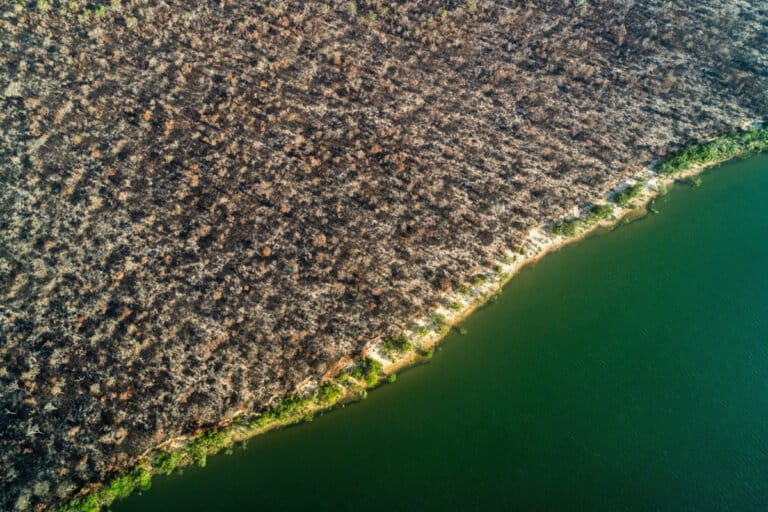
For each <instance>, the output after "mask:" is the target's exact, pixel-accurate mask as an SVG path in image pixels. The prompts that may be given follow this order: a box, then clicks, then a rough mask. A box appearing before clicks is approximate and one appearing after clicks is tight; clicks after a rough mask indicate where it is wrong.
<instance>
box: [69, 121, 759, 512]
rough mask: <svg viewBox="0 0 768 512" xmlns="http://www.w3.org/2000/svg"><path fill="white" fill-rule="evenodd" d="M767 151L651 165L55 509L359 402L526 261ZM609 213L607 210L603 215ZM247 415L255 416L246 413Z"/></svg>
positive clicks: (96, 506) (105, 500) (114, 495)
mask: <svg viewBox="0 0 768 512" xmlns="http://www.w3.org/2000/svg"><path fill="white" fill-rule="evenodd" d="M766 149H768V125H766V124H765V123H763V122H755V123H752V125H751V126H750V127H749V128H747V129H746V130H744V131H741V132H736V133H732V134H727V135H722V136H720V137H715V138H713V139H710V140H707V141H703V142H700V143H696V144H693V145H691V146H688V147H687V148H685V149H683V150H682V151H680V152H678V153H676V154H674V155H672V156H671V157H669V158H666V159H664V160H662V161H660V162H655V163H653V164H651V165H650V166H648V167H646V168H644V169H643V171H642V172H640V173H638V175H637V176H636V177H635V178H634V179H632V180H630V181H629V182H628V183H624V184H623V185H622V186H621V187H619V188H618V189H615V190H613V191H612V192H611V193H610V195H609V196H610V199H609V200H608V201H606V202H605V203H601V204H592V205H587V206H585V207H582V208H581V209H580V212H579V214H578V215H576V216H574V217H571V218H566V219H557V220H555V221H554V222H550V223H545V224H542V225H540V226H537V227H535V228H532V229H531V230H530V231H529V233H528V236H527V238H526V239H525V240H524V241H523V243H522V245H521V247H520V249H519V250H518V251H514V250H512V249H509V248H508V249H506V250H505V251H504V253H503V257H502V258H501V259H500V260H498V261H497V262H495V265H494V266H493V268H492V269H486V270H484V271H482V272H478V273H476V274H475V275H474V277H473V278H472V279H471V283H470V284H467V285H463V286H462V287H460V289H459V290H456V291H452V292H450V293H448V294H446V296H445V303H446V304H449V306H444V305H441V306H439V307H437V308H434V309H432V310H431V311H430V312H429V313H427V314H426V315H422V316H420V317H418V318H417V319H416V320H414V321H413V322H412V323H411V325H410V326H409V328H408V330H407V331H406V333H405V334H404V335H402V336H400V337H397V338H380V339H377V340H373V341H372V342H371V343H370V344H369V345H368V346H367V347H366V349H364V350H363V351H362V353H361V354H360V356H359V357H358V358H356V359H348V360H346V361H345V360H344V359H342V360H341V361H340V362H338V363H337V364H336V365H334V367H333V368H334V369H337V368H338V369H339V370H340V371H337V372H335V373H334V374H331V375H330V378H328V379H323V381H321V382H317V383H308V384H307V385H305V386H304V387H303V388H302V389H301V390H299V391H298V392H297V393H296V394H294V395H289V396H286V397H284V398H283V399H282V400H281V401H279V402H278V403H277V404H276V405H274V406H273V407H271V408H269V409H267V410H265V411H263V412H262V413H260V414H258V415H255V414H254V415H252V416H248V417H246V415H247V414H249V413H248V412H247V411H242V412H241V413H240V415H236V416H235V417H234V418H232V419H230V420H228V421H227V422H225V423H222V424H220V425H219V426H217V427H214V428H212V429H208V430H201V431H198V432H196V433H194V434H193V435H192V436H184V437H178V438H174V439H170V440H167V441H165V442H163V443H161V444H160V445H157V446H155V447H153V448H152V449H150V450H148V451H147V452H145V453H144V454H142V455H141V456H140V457H139V458H140V461H139V462H138V463H136V464H135V465H134V466H133V467H132V468H130V469H128V470H127V471H125V472H123V473H121V474H119V475H118V476H117V477H115V478H114V479H113V480H112V481H111V482H109V483H108V484H104V485H99V484H93V485H91V486H89V487H87V488H85V489H83V491H84V492H81V494H80V496H79V497H76V498H74V499H73V500H72V501H70V502H69V503H68V504H66V505H64V506H63V507H61V508H59V509H58V510H60V511H61V512H97V511H99V510H101V508H102V507H106V506H108V505H110V504H111V503H113V502H114V501H116V500H118V499H121V498H125V497H127V496H128V495H130V494H131V493H132V492H133V491H135V490H146V489H148V488H149V487H150V485H151V479H152V476H153V475H161V474H162V475H170V474H172V473H173V472H174V470H175V469H177V468H181V467H184V466H188V465H191V464H197V465H199V466H205V464H206V461H207V457H208V456H209V455H214V454H216V453H218V452H220V451H222V450H229V449H231V447H232V446H233V445H234V444H235V443H239V442H244V441H246V440H247V439H249V438H251V437H254V436H256V435H259V434H263V433H266V432H268V431H270V430H274V429H277V428H282V427H286V426H289V425H293V424H296V423H300V422H302V421H311V420H312V418H313V417H314V416H315V415H317V414H322V413H325V412H329V411H331V410H333V409H334V408H336V407H343V406H345V405H346V404H347V403H351V402H355V401H358V400H360V399H364V398H365V397H366V396H367V393H368V391H369V390H371V389H373V388H375V387H377V386H379V385H380V384H383V383H387V382H394V380H395V379H396V374H397V372H398V371H400V370H403V369H404V368H407V367H410V366H413V365H415V364H418V363H421V362H425V361H428V360H429V359H431V357H432V351H433V349H434V347H435V346H436V345H437V344H438V343H439V342H440V341H441V340H442V339H443V338H445V336H446V335H448V334H449V332H450V330H451V329H452V328H459V324H460V323H461V322H462V321H463V320H464V319H466V318H467V317H468V316H469V315H471V314H472V313H473V312H474V311H475V310H476V309H478V308H479V307H481V306H483V305H485V304H488V303H489V302H492V300H493V297H494V296H495V295H496V294H498V293H499V292H500V291H501V290H502V288H503V287H504V285H505V284H506V283H507V282H509V281H510V280H511V279H512V278H513V277H514V276H515V275H517V273H518V272H519V271H520V270H521V269H522V268H523V267H525V266H527V265H529V264H531V263H535V262H536V261H538V260H539V259H540V258H542V257H544V256H546V255H547V254H549V253H551V252H554V251H557V250H559V249H561V248H562V247H564V246H566V245H568V244H571V243H573V242H576V241H580V240H583V239H585V238H586V237H587V236H588V235H590V234H592V233H595V232H598V231H600V230H601V229H604V228H613V227H616V226H619V225H621V224H622V223H624V222H626V221H627V219H630V218H632V217H633V216H635V214H638V213H639V212H647V211H649V203H651V201H653V200H654V199H655V198H656V197H658V196H660V195H664V194H665V193H666V191H667V189H668V188H669V187H671V186H673V185H675V184H676V183H679V182H680V181H682V180H684V179H687V178H693V177H695V176H697V175H699V174H701V173H702V172H704V171H705V170H706V169H709V168H711V167H714V166H716V165H719V164H721V163H724V162H726V161H728V160H732V159H735V158H740V157H747V156H752V155H754V154H757V153H760V152H763V151H765V150H766ZM606 212H607V213H606ZM250 414H253V413H250Z"/></svg>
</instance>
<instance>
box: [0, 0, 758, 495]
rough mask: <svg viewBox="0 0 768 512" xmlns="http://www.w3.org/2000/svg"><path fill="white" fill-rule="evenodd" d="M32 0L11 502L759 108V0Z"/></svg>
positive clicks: (12, 243)
mask: <svg viewBox="0 0 768 512" xmlns="http://www.w3.org/2000/svg"><path fill="white" fill-rule="evenodd" d="M48 3H49V4H50V7H51V8H49V9H47V10H44V11H40V10H38V9H36V8H35V2H31V3H30V4H29V5H27V3H26V2H25V3H20V4H18V5H19V7H15V6H14V2H5V3H4V4H3V7H1V8H0V9H1V12H0V106H1V107H0V509H1V510H47V509H48V508H49V507H50V506H52V505H55V504H57V503H61V502H63V501H66V500H68V499H70V498H71V497H72V496H74V495H75V494H76V493H78V492H80V491H81V490H83V489H85V488H87V486H88V485H89V484H91V483H94V482H99V481H104V480H105V479H108V478H109V477H111V476H112V475H114V474H115V473H116V472H117V471H119V470H120V469H124V468H126V467H128V466H130V465H131V464H132V462H133V461H135V459H136V457H137V456H138V455H139V454H141V453H143V452H145V451H146V450H148V449H151V448H152V447H153V446H156V445H157V444H158V443H161V442H163V441H165V440H168V439H170V438H173V437H177V436H179V435H184V434H189V433H191V432H194V431H196V430H198V429H200V428H204V427H207V426H212V425H216V424H220V423H222V422H226V421H227V420H228V419H231V418H232V417H233V416H235V415H236V414H239V413H241V412H244V411H245V412H248V411H258V410H259V409H261V408H262V407H264V406H265V405H268V404H269V403H270V402H271V401H273V400H275V399H277V398H279V397H281V396H282V395H284V394H286V393H291V392H293V391H295V390H296V389H297V387H298V386H300V385H301V384H302V383H306V382H311V381H314V380H316V379H318V378H319V377H321V376H322V375H324V374H325V373H326V372H328V371H329V369H330V368H331V367H332V366H333V364H334V363H335V362H337V361H338V360H339V359H340V358H342V357H344V356H351V355H355V354H357V353H359V352H360V351H361V350H362V349H363V347H364V346H365V345H366V344H367V343H368V342H370V341H371V340H373V339H375V338H376V337H378V336H380V335H382V334H383V333H387V332H390V331H398V330H400V329H402V328H403V326H405V325H407V324H408V322H409V320H410V319H411V318H413V317H415V316H416V315H419V314H422V313H424V312H426V311H427V310H428V309H430V308H431V307H433V306H434V305H435V304H436V303H437V302H439V301H440V299H441V295H442V294H443V293H444V291H446V290H449V289H452V288H455V287H457V286H458V285H460V284H461V283H462V282H464V281H465V280H467V279H468V278H469V277H470V276H471V275H472V274H473V273H474V272H476V271H477V270H478V269H480V268H483V267H484V266H486V265H488V264H490V262H492V261H494V260H496V259H497V257H498V254H499V252H500V250H501V249H502V248H504V247H515V246H516V245H517V244H519V243H520V241H521V240H522V239H523V238H524V237H525V235H526V233H527V231H528V230H529V229H530V228H531V227H533V226H536V225H539V224H541V223H542V222H544V221H546V220H548V219H554V218H558V217H561V216H563V215H567V214H568V213H570V212H571V211H572V209H573V208H574V206H579V205H585V204H588V203H591V202H595V201H600V200H603V199H604V198H605V196H606V194H607V193H608V191H609V190H611V189H612V188H614V187H616V186H617V185H618V184H619V183H621V182H622V181H623V180H624V179H626V178H628V177H630V176H632V175H634V174H636V173H637V172H638V171H639V170H640V169H641V168H642V167H643V166H644V165H646V164H648V163H649V161H651V160H652V159H654V158H657V157H660V156H663V155H664V154H665V153H666V152H667V151H668V150H669V149H670V148H675V147H677V146H680V145H682V144H685V143H687V142H688V141H691V140H692V139H694V138H698V137H703V136H708V135H711V134H716V133H721V132H728V131H732V130H733V129H735V128H737V127H739V126H741V125H743V123H744V122H746V121H749V120H753V119H756V118H760V117H763V116H765V115H766V113H768V99H767V97H766V91H767V90H768V53H766V51H765V50H766V48H768V28H767V27H768V5H767V4H766V3H765V2H762V1H757V0H754V1H733V0H699V1H695V2H693V1H688V0H680V1H674V2H668V1H629V2H627V1H615V2H608V1H602V2H596V1H594V0H587V1H585V0H578V1H577V0H574V1H570V0H557V1H555V0H551V1H533V0H530V1H522V0H521V1H507V2H490V1H478V2H464V1H443V2H438V1H420V2H416V1H406V2H400V1H388V2H385V1H368V2H363V1H357V2H348V1H343V2H329V3H328V4H323V3H321V2H317V3H315V2H304V1H298V0H295V1H294V0H287V1H283V2H257V1H245V0H242V1H240V0H238V1H234V0H229V1H206V0H194V1H193V0H187V1H181V0H179V1H177V0H166V1H165V2H163V1H159V0H157V1H156V0H147V1H142V2H138V1H131V0H127V1H125V0H124V1H122V2H116V3H115V5H114V6H113V7H110V8H109V9H107V10H106V12H105V13H103V15H101V16H96V15H95V14H94V13H93V12H90V14H89V15H76V14H69V13H66V12H59V8H60V7H62V6H64V5H65V4H68V2H59V1H57V0H50V2H48ZM85 5H86V4H85V3H82V2H81V6H80V7H83V6H85ZM86 8H87V9H91V11H92V10H93V9H94V5H93V3H89V4H88V5H87V6H86ZM65 10H66V9H65Z"/></svg>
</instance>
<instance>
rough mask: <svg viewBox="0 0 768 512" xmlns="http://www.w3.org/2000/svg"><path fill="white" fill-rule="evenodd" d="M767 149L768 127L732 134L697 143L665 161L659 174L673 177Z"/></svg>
mask: <svg viewBox="0 0 768 512" xmlns="http://www.w3.org/2000/svg"><path fill="white" fill-rule="evenodd" d="M767 149H768V125H765V124H764V125H763V126H760V127H758V128H753V129H752V130H748V131H745V132H739V133H732V134H728V135H723V136H720V137H717V138H716V139H713V140H710V141H705V142H699V143H697V144H693V145H691V146H689V147H688V148H686V149H685V150H684V151H681V152H680V153H678V154H676V155H674V156H673V157H671V158H669V159H667V160H665V161H664V162H662V163H661V164H660V165H659V166H658V172H659V174H662V175H666V176H674V175H675V174H680V173H681V172H684V171H686V170H688V169H690V168H692V167H695V166H697V165H708V164H712V163H716V162H723V161H725V160H730V159H731V158H739V157H745V156H750V155H754V154H756V153H760V152H762V151H765V150H767Z"/></svg>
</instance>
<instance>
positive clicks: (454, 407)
mask: <svg viewBox="0 0 768 512" xmlns="http://www.w3.org/2000/svg"><path fill="white" fill-rule="evenodd" d="M703 182H704V183H703V186H702V187H701V188H699V189H692V188H689V187H677V188H675V189H674V190H673V191H672V192H671V193H670V194H669V195H668V196H666V197H664V198H662V199H660V200H659V201H658V203H657V208H658V210H659V211H660V215H658V216H653V215H651V216H648V217H646V218H644V219H642V220H639V221H637V222H635V223H632V224H630V225H628V226H624V227H622V228H620V229H618V230H616V231H614V232H612V233H609V234H604V235H600V236H596V237H593V238H591V239H589V240H586V241H584V242H582V243H579V244H576V245H573V246H570V247H567V248H565V249H564V250H562V251H560V252H558V253H556V254H553V255H550V256H547V257H546V258H544V259H543V260H541V262H539V263H538V264H536V265H535V266H533V267H530V268H528V269H526V270H524V271H523V272H521V273H520V274H519V275H518V276H517V277H516V278H515V279H513V280H512V282H511V283H510V284H509V285H508V286H507V287H506V289H505V290H504V292H503V294H502V295H501V297H500V299H499V301H498V302H497V303H495V304H494V305H492V306H489V307H486V308H484V309H483V310H481V311H479V312H478V313H476V314H475V315H473V316H472V318H471V319H470V320H469V321H468V322H467V323H466V324H465V326H466V328H467V329H468V331H469V334H467V335H465V336H459V335H451V336H450V337H449V338H448V339H447V340H446V341H445V343H444V344H443V345H442V348H441V349H440V350H439V351H438V352H437V353H436V355H435V358H434V360H433V361H432V363H430V364H429V365H424V366H420V367H417V368H414V369H411V370H409V371H407V372H405V373H403V374H402V375H400V378H399V379H398V381H397V383H396V384H394V385H386V386H384V387H382V388H381V389H378V390H376V391H374V392H372V393H371V394H370V396H369V398H368V399H367V400H365V401H363V402H361V403H357V404H354V405H352V406H348V407H346V408H344V409H341V410H337V411H334V412H332V413H330V414H327V415H324V416H322V417H319V418H317V419H315V421H314V422H313V423H309V424H304V425H300V426H297V427H293V428H289V429H286V430H282V431H279V432H274V433H271V434H268V435H266V436H262V437H261V438H255V439H253V440H251V441H250V443H249V447H248V449H247V450H245V451H241V450H236V451H235V454H234V455H231V456H225V455H222V456H217V457H213V458H211V459H210V460H209V463H208V467H207V468H205V469H199V468H193V469H187V470H186V472H185V474H184V475H183V476H176V477H171V478H159V479H156V480H155V482H154V484H153V488H152V489H151V491H149V492H146V493H144V495H143V496H133V497H131V498H129V499H128V500H126V501H124V502H122V503H120V504H117V505H116V506H114V507H113V510H114V511H115V512H128V511H137V512H138V511H141V512H151V511H176V510H178V511H182V510H183V511H262V510H280V511H293V510H302V511H305V510H306V511H325V510H328V511H331V510H332V511H347V510H355V511H357V510H360V511H369V510H387V511H391V510H418V511H423V510H441V511H443V510H513V509H514V510H543V511H551V510H606V511H616V510H696V511H701V510H736V511H748V510H761V511H764V510H768V156H760V157H757V158H753V159H750V160H748V161H744V162H734V163H730V164H726V165H725V166H722V167H720V168H717V169H714V170H713V171H710V172H708V173H707V174H706V175H705V176H704V179H703Z"/></svg>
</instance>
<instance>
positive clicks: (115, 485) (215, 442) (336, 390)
mask: <svg viewBox="0 0 768 512" xmlns="http://www.w3.org/2000/svg"><path fill="white" fill-rule="evenodd" d="M389 345H390V347H391V349H392V350H396V351H397V352H398V353H403V352H406V351H410V350H412V349H413V347H412V345H411V344H410V343H408V342H407V341H405V340H404V339H402V338H391V339H390V342H389ZM382 370H383V367H382V365H381V363H380V362H378V361H376V360H373V359H370V358H363V359H359V360H358V361H356V362H355V365H354V366H353V367H352V369H351V370H350V371H349V372H345V373H342V374H341V375H339V376H337V377H336V378H335V379H333V380H331V381H328V382H325V383H323V384H321V385H320V386H319V387H318V389H317V390H316V391H315V392H314V393H313V394H311V395H309V396H305V397H300V396H289V397H286V398H284V399H283V400H281V401H280V403H278V404H277V405H276V406H275V407H273V408H272V409H270V410H268V411H265V412H264V413H263V414H261V415H260V416H257V417H254V418H250V419H239V420H235V421H234V422H233V423H232V424H231V425H229V426H227V427H224V428H220V429H218V430H213V431H209V432H204V433H202V434H200V435H198V436H196V437H194V438H193V439H191V440H189V441H188V442H187V443H186V444H185V445H184V446H181V447H179V448H176V449H173V450H163V451H160V452H158V453H156V454H155V455H154V456H153V457H151V458H149V459H148V460H144V461H142V462H140V463H138V464H137V465H136V466H134V467H133V468H132V469H130V470H129V471H127V472H126V473H124V474H121V475H119V476H117V477H116V478H115V479H113V480H112V481H111V482H110V483H109V484H107V485H104V486H102V487H100V488H99V489H97V490H95V491H93V492H91V493H90V494H88V495H86V496H82V497H80V498H76V499H75V500H73V501H71V502H70V503H68V504H67V505H65V506H63V507H62V508H60V509H59V511H60V512H99V511H100V510H101V509H102V508H103V507H108V506H110V505H111V504H112V503H113V502H114V501H115V500H118V499H121V498H125V497H126V496H128V495H130V494H131V493H132V492H134V491H137V490H138V491H144V490H147V489H149V488H150V486H151V484H152V477H153V476H154V475H170V474H171V473H173V471H174V470H176V469H179V468H183V467H184V466H189V465H193V464H196V465H198V466H201V467H204V466H205V465H206V462H207V459H208V456H210V455H213V454H215V453H218V452H220V451H221V450H223V449H230V448H231V446H232V445H233V444H234V443H235V442H236V441H238V440H242V439H246V438H248V437H251V436H253V435H256V434H258V433H260V432H262V431H264V430H266V429H267V428H271V427H276V426H283V425H290V424H292V423H297V422H299V421H311V420H312V417H313V415H314V414H315V413H317V412H320V411H322V410H325V409H328V408H329V407H331V406H333V405H335V404H337V403H339V402H340V401H341V400H342V399H344V398H345V397H353V396H357V397H360V398H364V397H365V396H366V395H367V391H366V390H367V388H371V387H374V386H376V385H378V384H379V383H381V382H382V380H383V379H384V375H383V373H382ZM393 375H394V374H393ZM394 380H395V378H392V376H390V378H388V379H386V381H387V382H394ZM345 390H346V392H345ZM350 392H351V393H350Z"/></svg>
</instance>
